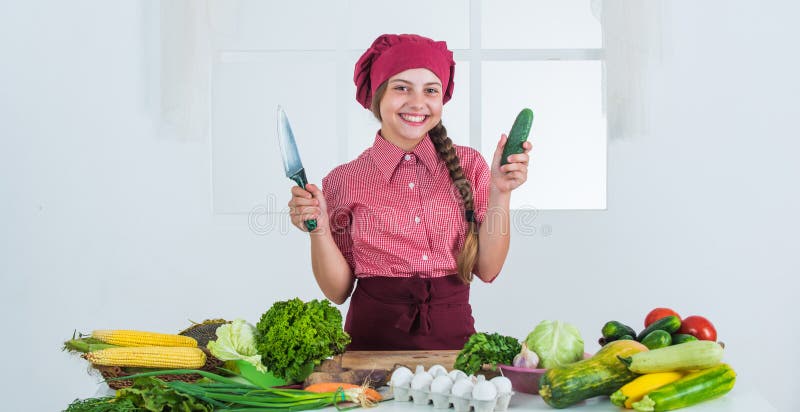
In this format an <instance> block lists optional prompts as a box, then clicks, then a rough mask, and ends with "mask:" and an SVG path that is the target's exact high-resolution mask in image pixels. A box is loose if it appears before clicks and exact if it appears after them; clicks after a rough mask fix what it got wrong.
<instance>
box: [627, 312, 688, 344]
mask: <svg viewBox="0 0 800 412" xmlns="http://www.w3.org/2000/svg"><path fill="white" fill-rule="evenodd" d="M680 328H681V319H680V318H679V317H677V316H675V315H669V316H666V317H663V318H661V319H659V320H657V321H655V322H653V323H651V324H650V326H648V327H646V328H645V329H644V330H643V331H641V332H640V333H639V335H638V336H636V340H638V341H639V342H641V341H642V339H644V337H645V336H647V335H649V334H650V332H652V331H654V330H665V331H667V332H669V333H675V332H677V331H678V329H680Z"/></svg>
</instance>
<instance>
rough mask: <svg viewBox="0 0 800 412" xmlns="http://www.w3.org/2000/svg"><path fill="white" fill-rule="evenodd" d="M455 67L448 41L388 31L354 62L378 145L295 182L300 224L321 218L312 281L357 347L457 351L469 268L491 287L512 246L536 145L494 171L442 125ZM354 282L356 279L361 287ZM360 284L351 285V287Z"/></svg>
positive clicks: (465, 328) (465, 331)
mask: <svg viewBox="0 0 800 412" xmlns="http://www.w3.org/2000/svg"><path fill="white" fill-rule="evenodd" d="M454 69H455V62H454V61H453V53H452V52H451V51H450V50H448V49H447V45H446V44H445V43H444V42H437V41H433V40H431V39H428V38H426V37H422V36H418V35H412V34H401V35H390V34H386V35H382V36H380V37H378V38H377V39H376V40H375V41H374V42H373V44H372V46H371V47H370V48H369V49H368V50H367V51H366V52H365V53H364V54H363V55H362V56H361V58H360V59H359V60H358V62H357V63H356V67H355V75H354V81H355V83H356V88H357V90H356V100H358V102H359V103H361V105H362V106H364V108H367V109H370V110H371V111H372V113H373V114H374V115H375V117H376V118H377V119H378V120H379V121H380V122H381V128H380V130H379V131H378V132H377V134H376V135H375V141H374V143H373V145H372V146H371V147H370V148H368V149H366V150H365V151H364V152H363V153H362V154H361V155H359V156H358V157H357V158H356V159H355V160H353V161H351V162H349V163H346V164H344V165H341V166H338V167H336V168H335V169H333V170H332V171H331V172H330V173H329V174H328V176H326V177H325V178H324V179H322V190H320V189H319V188H318V187H317V186H316V185H313V184H309V185H307V186H306V188H305V190H304V189H303V188H300V187H297V186H295V187H293V188H292V199H291V200H290V201H289V209H290V215H291V219H292V224H294V225H295V226H297V227H298V228H299V229H300V230H306V229H305V226H304V225H303V221H304V220H308V219H317V229H316V230H314V232H312V233H311V234H310V237H311V263H312V269H313V272H314V277H315V278H316V280H317V283H318V284H319V287H320V288H321V289H322V292H323V293H324V294H325V296H326V297H327V298H328V299H330V300H331V301H333V302H334V303H336V304H342V303H344V302H345V301H346V300H347V298H348V297H350V295H351V292H352V297H351V299H350V308H349V310H348V313H347V318H346V321H345V330H346V331H347V332H348V333H349V334H350V336H351V338H352V342H351V344H350V346H349V347H348V348H349V349H351V350H400V349H461V348H462V347H463V346H464V343H465V342H466V341H467V339H468V338H469V336H470V335H472V334H473V333H475V328H474V320H473V317H472V309H471V307H470V305H469V284H470V282H471V280H472V277H473V274H474V275H476V276H477V277H478V278H479V279H481V280H482V281H484V282H491V281H493V280H494V279H495V277H496V276H497V275H498V274H499V272H500V269H501V268H502V266H503V262H504V261H505V258H506V255H507V253H508V245H509V201H510V197H511V191H512V190H514V189H515V188H517V187H519V186H520V185H521V184H522V183H524V182H525V181H526V180H527V171H528V152H529V151H530V149H531V144H530V143H529V142H525V144H524V146H523V148H524V153H522V154H517V155H511V156H509V159H508V160H509V163H508V164H506V165H503V166H500V157H501V156H502V152H503V146H504V144H505V142H506V136H505V135H502V136H501V137H500V141H499V142H498V144H497V148H496V150H495V153H494V159H493V160H492V165H491V169H490V168H489V166H488V165H487V164H486V162H485V161H484V160H483V158H482V157H481V155H480V153H478V152H477V151H476V150H474V149H472V148H469V147H464V146H457V145H454V144H453V143H452V141H451V140H450V138H449V137H448V136H447V130H446V129H445V127H444V125H443V124H442V120H441V119H442V106H443V105H444V104H445V103H447V101H448V100H450V97H451V96H452V94H453V74H454ZM356 280H357V282H356ZM354 286H355V291H353V288H354Z"/></svg>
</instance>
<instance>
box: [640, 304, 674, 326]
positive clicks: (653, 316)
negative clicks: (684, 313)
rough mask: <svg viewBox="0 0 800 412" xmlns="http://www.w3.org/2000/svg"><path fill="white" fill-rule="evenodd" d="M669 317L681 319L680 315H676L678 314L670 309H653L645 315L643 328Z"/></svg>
mask: <svg viewBox="0 0 800 412" xmlns="http://www.w3.org/2000/svg"><path fill="white" fill-rule="evenodd" d="M670 315H675V316H677V317H678V319H680V318H681V315H678V312H675V311H674V310H672V309H670V308H655V309H653V310H651V311H650V313H648V314H647V317H646V318H644V327H645V328H646V327H648V326H650V324H651V323H653V322H655V321H657V320H659V319H661V318H666V317H667V316H670Z"/></svg>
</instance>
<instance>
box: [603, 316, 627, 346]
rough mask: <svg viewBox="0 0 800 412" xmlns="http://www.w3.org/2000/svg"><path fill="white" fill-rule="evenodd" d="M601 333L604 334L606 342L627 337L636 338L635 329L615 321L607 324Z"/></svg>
mask: <svg viewBox="0 0 800 412" xmlns="http://www.w3.org/2000/svg"><path fill="white" fill-rule="evenodd" d="M600 332H601V333H602V334H603V337H604V338H605V339H606V342H611V341H615V340H618V339H620V338H622V337H623V336H625V335H630V336H636V331H634V330H633V328H631V327H630V326H628V325H626V324H624V323H622V322H617V321H615V320H610V321H608V322H606V324H605V325H603V329H602V330H601V331H600Z"/></svg>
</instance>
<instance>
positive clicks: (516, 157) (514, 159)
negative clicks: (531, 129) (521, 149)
mask: <svg viewBox="0 0 800 412" xmlns="http://www.w3.org/2000/svg"><path fill="white" fill-rule="evenodd" d="M529 160H530V156H528V155H527V154H525V153H519V154H513V155H511V156H508V163H524V164H527V163H528V161H529Z"/></svg>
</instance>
